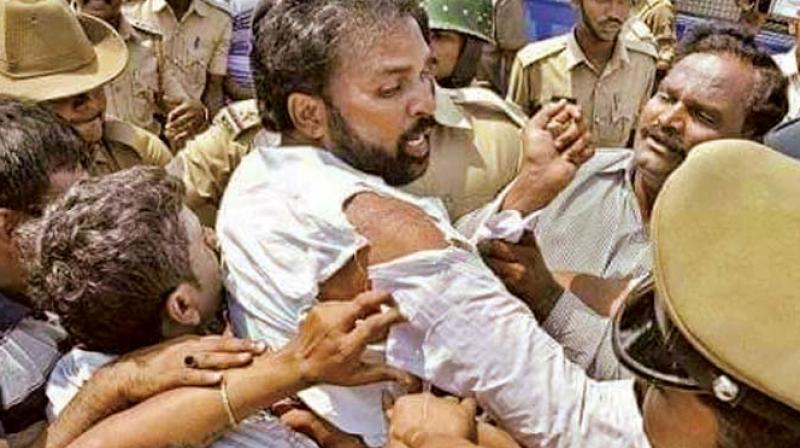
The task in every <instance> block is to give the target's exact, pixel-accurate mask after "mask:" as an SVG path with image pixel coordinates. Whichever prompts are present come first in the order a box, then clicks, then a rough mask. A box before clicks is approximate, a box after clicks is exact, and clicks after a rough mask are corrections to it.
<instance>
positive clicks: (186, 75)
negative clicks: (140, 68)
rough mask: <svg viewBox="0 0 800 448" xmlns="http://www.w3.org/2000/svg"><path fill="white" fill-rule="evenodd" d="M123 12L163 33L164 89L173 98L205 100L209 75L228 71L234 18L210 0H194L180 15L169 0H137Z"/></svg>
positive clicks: (128, 16)
mask: <svg viewBox="0 0 800 448" xmlns="http://www.w3.org/2000/svg"><path fill="white" fill-rule="evenodd" d="M123 13H124V14H125V16H126V17H127V18H128V20H130V22H131V23H132V24H133V25H134V26H138V27H142V28H147V29H153V30H156V31H157V32H158V33H160V34H161V35H162V36H163V48H164V52H163V59H164V63H163V64H159V65H160V66H161V67H163V77H162V80H163V86H162V87H163V89H164V93H165V95H166V97H167V98H168V99H170V100H182V99H188V98H191V99H195V100H198V101H202V97H203V92H204V91H205V88H206V81H207V77H208V75H219V76H224V75H225V73H226V71H227V62H228V50H229V49H230V41H231V29H232V19H231V17H230V15H229V14H228V12H227V11H224V10H223V9H221V8H220V7H219V6H217V5H216V4H213V3H210V2H209V1H207V0H192V3H191V4H190V6H189V9H188V10H187V11H186V14H185V15H184V16H183V17H182V18H180V19H178V18H176V17H175V13H174V12H173V11H172V8H170V6H169V5H168V4H167V2H166V0H135V1H132V2H129V3H126V4H124V6H123Z"/></svg>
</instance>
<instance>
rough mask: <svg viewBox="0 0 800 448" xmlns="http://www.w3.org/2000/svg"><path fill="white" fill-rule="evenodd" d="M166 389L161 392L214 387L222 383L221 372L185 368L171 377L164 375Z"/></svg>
mask: <svg viewBox="0 0 800 448" xmlns="http://www.w3.org/2000/svg"><path fill="white" fill-rule="evenodd" d="M162 378H166V379H167V381H166V382H167V383H168V384H167V387H165V388H163V390H167V389H173V388H176V387H186V386H195V387H201V386H215V385H217V384H219V383H220V382H222V372H215V371H212V370H197V369H190V368H185V369H182V370H180V371H179V372H177V373H175V374H172V375H165V376H163V377H162Z"/></svg>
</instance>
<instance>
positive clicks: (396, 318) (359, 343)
mask: <svg viewBox="0 0 800 448" xmlns="http://www.w3.org/2000/svg"><path fill="white" fill-rule="evenodd" d="M402 321H403V316H402V315H401V314H400V311H398V310H397V308H390V309H388V310H386V311H384V312H382V313H378V314H373V315H372V316H369V317H368V318H366V319H364V320H363V321H361V322H359V323H358V324H357V325H356V328H355V329H354V330H353V331H351V332H350V334H348V335H347V336H345V337H344V341H343V344H344V346H345V347H349V348H350V350H351V351H352V352H355V351H358V352H360V351H362V350H364V348H365V347H366V346H367V344H373V343H375V342H378V341H382V340H384V339H386V336H388V334H389V329H390V328H391V326H392V325H394V324H396V323H399V322H402Z"/></svg>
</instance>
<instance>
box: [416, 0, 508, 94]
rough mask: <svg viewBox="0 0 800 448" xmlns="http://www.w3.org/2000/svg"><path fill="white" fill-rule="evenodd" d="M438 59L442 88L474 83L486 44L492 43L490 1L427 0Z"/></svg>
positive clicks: (433, 45) (437, 78)
mask: <svg viewBox="0 0 800 448" xmlns="http://www.w3.org/2000/svg"><path fill="white" fill-rule="evenodd" d="M423 5H424V7H425V12H426V13H427V14H428V21H429V25H430V30H431V41H430V45H431V49H432V51H433V54H434V58H435V60H436V80H437V81H438V83H439V85H441V86H442V87H448V88H459V87H466V86H468V85H470V84H471V83H472V81H473V78H475V73H476V72H477V70H478V63H479V62H480V58H481V54H482V53H483V46H484V44H492V43H493V41H492V38H491V37H490V36H491V34H492V2H491V1H490V0H425V1H424V2H423Z"/></svg>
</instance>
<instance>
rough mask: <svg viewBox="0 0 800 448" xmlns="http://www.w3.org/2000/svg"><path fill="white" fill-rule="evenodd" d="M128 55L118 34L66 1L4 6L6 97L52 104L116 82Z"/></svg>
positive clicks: (4, 0)
mask: <svg viewBox="0 0 800 448" xmlns="http://www.w3.org/2000/svg"><path fill="white" fill-rule="evenodd" d="M127 62H128V49H127V47H126V45H125V42H124V41H123V40H122V39H121V38H120V37H119V35H118V34H117V32H116V31H114V29H113V28H111V27H110V26H109V25H107V24H106V23H104V22H103V21H101V20H99V19H96V18H94V17H90V16H87V15H82V14H81V15H78V16H76V15H75V14H74V13H73V12H72V10H71V9H70V8H69V6H68V5H67V3H66V2H65V1H64V0H0V94H4V95H10V96H13V97H16V98H23V99H29V100H33V101H46V100H54V99H59V98H65V97H70V96H73V95H78V94H81V93H84V92H88V91H90V90H92V89H95V88H97V87H99V86H102V85H103V84H105V83H107V82H109V81H111V80H113V79H114V78H116V77H117V76H118V75H119V74H120V73H121V72H122V70H124V69H125V65H126V64H127Z"/></svg>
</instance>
